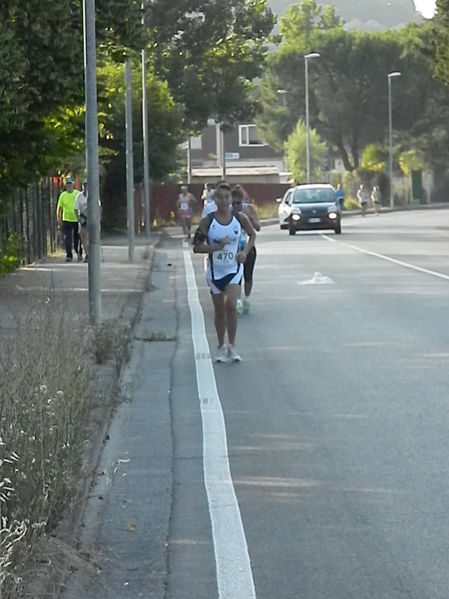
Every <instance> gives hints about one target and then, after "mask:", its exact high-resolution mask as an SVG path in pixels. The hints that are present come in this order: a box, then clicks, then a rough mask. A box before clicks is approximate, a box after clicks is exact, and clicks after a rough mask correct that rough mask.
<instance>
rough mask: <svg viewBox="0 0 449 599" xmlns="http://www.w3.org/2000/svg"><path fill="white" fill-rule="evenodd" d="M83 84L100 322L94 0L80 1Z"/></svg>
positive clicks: (92, 273)
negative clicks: (81, 5) (82, 37)
mask: <svg viewBox="0 0 449 599" xmlns="http://www.w3.org/2000/svg"><path fill="white" fill-rule="evenodd" d="M83 30H84V88H85V98H86V121H85V128H86V142H85V143H86V156H87V185H88V198H89V201H88V203H87V223H88V224H87V226H88V231H89V262H88V281H89V319H90V322H91V324H92V325H95V326H98V325H100V324H101V318H102V315H101V282H100V274H101V273H100V269H101V238H100V182H99V180H100V177H99V168H98V116H97V74H96V43H95V0H84V1H83Z"/></svg>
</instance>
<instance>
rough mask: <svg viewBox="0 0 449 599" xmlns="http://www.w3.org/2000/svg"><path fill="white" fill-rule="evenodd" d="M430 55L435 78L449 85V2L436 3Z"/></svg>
mask: <svg viewBox="0 0 449 599" xmlns="http://www.w3.org/2000/svg"><path fill="white" fill-rule="evenodd" d="M430 47H431V49H432V50H431V55H432V57H433V62H434V73H435V76H436V77H437V78H438V79H439V80H440V81H442V82H443V83H445V84H446V85H447V84H449V0H437V1H436V15H435V17H434V25H433V35H432V44H431V46H430Z"/></svg>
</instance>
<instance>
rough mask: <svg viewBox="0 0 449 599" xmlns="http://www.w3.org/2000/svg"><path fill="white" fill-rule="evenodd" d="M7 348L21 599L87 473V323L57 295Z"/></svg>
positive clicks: (2, 383)
mask: <svg viewBox="0 0 449 599" xmlns="http://www.w3.org/2000/svg"><path fill="white" fill-rule="evenodd" d="M14 332H15V334H14V337H11V338H9V339H6V340H5V339H3V340H2V342H1V344H0V345H1V347H0V507H1V529H0V596H1V598H2V599H7V598H12V597H20V596H21V595H20V589H21V588H22V587H23V583H24V582H25V583H26V575H27V571H26V567H25V566H24V565H25V564H26V562H27V560H28V558H29V557H30V556H31V555H32V554H33V552H34V549H35V546H36V542H37V541H38V539H39V538H40V537H41V535H42V533H43V532H45V533H48V532H50V531H51V530H52V529H53V528H54V527H55V525H56V523H57V522H58V520H59V519H60V517H61V514H62V512H63V510H64V507H65V506H66V504H67V502H68V500H69V498H70V496H71V494H72V493H73V489H74V488H75V486H76V480H77V477H78V474H79V469H80V464H81V456H82V449H83V443H84V441H85V431H86V423H87V420H88V415H89V411H90V406H91V397H90V392H89V375H88V373H89V360H90V354H89V351H88V348H87V344H88V336H87V335H86V323H83V322H81V321H77V320H76V319H75V320H74V319H73V314H70V313H68V311H67V309H65V308H64V300H63V299H61V298H59V299H56V298H55V295H54V294H52V293H49V294H48V297H47V298H46V300H45V301H42V302H40V303H37V305H36V308H35V309H34V310H33V311H32V312H30V313H29V314H27V315H26V316H24V317H21V318H20V319H17V320H16V321H15V322H14Z"/></svg>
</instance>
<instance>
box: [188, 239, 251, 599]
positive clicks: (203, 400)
mask: <svg viewBox="0 0 449 599" xmlns="http://www.w3.org/2000/svg"><path fill="white" fill-rule="evenodd" d="M183 253H184V265H185V270H186V282H187V299H188V304H189V308H190V314H191V319H192V341H193V349H194V353H195V365H196V380H197V386H198V396H199V399H200V405H201V418H202V422H203V469H204V483H205V486H206V493H207V499H208V503H209V514H210V520H211V525H212V537H213V543H214V552H215V565H216V570H217V588H218V596H219V598H220V599H255V598H256V591H255V587H254V580H253V574H252V570H251V563H250V559H249V553H248V546H247V543H246V537H245V531H244V529H243V523H242V518H241V515H240V508H239V504H238V501H237V497H236V494H235V489H234V485H233V482H232V477H231V471H230V467H229V459H228V444H227V440H226V426H225V421H224V416H223V410H222V407H221V403H220V398H219V396H218V391H217V385H216V382H215V375H214V369H213V366H212V361H211V358H210V349H209V344H208V342H207V337H206V329H205V326H204V315H203V311H202V309H201V304H200V302H199V299H198V289H197V286H196V281H195V273H194V270H193V266H192V259H191V256H190V252H189V250H187V249H184V250H183ZM223 367H224V368H227V365H226V364H224V365H223Z"/></svg>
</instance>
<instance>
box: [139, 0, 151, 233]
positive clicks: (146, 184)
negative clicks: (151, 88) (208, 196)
mask: <svg viewBox="0 0 449 599" xmlns="http://www.w3.org/2000/svg"><path fill="white" fill-rule="evenodd" d="M141 8H142V25H143V26H144V25H145V15H144V3H143V2H142V5H141ZM142 139H143V200H144V215H145V233H146V236H147V237H149V236H150V226H151V222H150V172H149V168H150V167H149V153H148V105H147V64H146V51H145V48H143V50H142Z"/></svg>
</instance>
